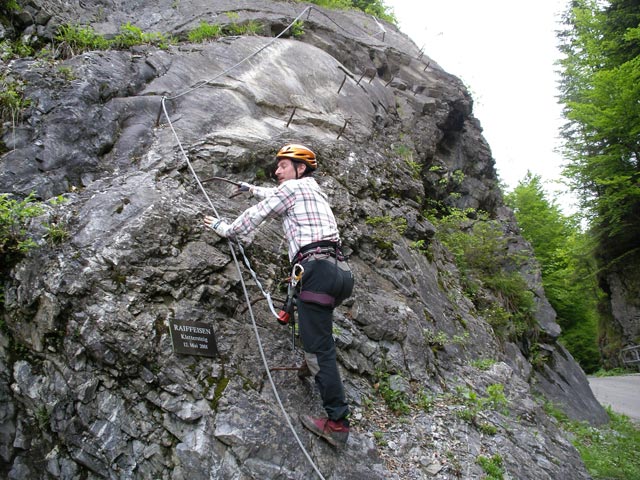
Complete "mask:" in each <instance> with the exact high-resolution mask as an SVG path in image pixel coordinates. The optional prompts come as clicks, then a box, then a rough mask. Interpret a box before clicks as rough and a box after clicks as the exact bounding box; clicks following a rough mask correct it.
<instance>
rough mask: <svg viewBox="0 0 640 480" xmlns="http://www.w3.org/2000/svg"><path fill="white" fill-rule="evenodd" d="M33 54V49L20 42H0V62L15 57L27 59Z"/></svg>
mask: <svg viewBox="0 0 640 480" xmlns="http://www.w3.org/2000/svg"><path fill="white" fill-rule="evenodd" d="M33 53H34V50H33V48H32V47H31V46H29V45H26V44H24V43H23V42H22V41H20V40H16V41H15V42H11V41H9V40H2V41H0V60H4V61H7V60H9V59H11V58H16V57H18V58H22V57H29V56H31V55H33Z"/></svg>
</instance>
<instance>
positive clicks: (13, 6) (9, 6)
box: [0, 0, 22, 15]
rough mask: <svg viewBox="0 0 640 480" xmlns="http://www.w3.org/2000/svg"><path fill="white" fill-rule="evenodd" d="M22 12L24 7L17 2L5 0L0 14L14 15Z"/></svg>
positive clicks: (0, 6) (15, 0)
mask: <svg viewBox="0 0 640 480" xmlns="http://www.w3.org/2000/svg"><path fill="white" fill-rule="evenodd" d="M20 11H22V7H21V6H20V5H19V4H18V1H17V0H4V2H3V4H2V5H0V13H4V14H5V15H6V14H12V13H17V12H20Z"/></svg>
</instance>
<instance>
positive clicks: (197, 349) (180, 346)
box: [169, 320, 218, 357]
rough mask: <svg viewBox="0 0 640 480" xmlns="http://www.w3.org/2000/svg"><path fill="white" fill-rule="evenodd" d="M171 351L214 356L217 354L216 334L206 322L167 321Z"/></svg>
mask: <svg viewBox="0 0 640 480" xmlns="http://www.w3.org/2000/svg"><path fill="white" fill-rule="evenodd" d="M169 330H170V332H171V343H172V344H173V351H174V352H175V353H181V354H184V355H202V356H204V357H215V356H216V355H217V354H218V347H217V346H216V335H215V333H214V331H213V327H212V326H211V325H209V324H207V323H202V322H190V321H188V320H172V321H171V322H169Z"/></svg>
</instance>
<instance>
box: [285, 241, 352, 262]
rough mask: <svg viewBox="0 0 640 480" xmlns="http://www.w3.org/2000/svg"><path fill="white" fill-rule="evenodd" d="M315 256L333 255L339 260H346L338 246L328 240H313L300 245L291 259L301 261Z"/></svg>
mask: <svg viewBox="0 0 640 480" xmlns="http://www.w3.org/2000/svg"><path fill="white" fill-rule="evenodd" d="M316 256H318V257H333V258H336V259H337V260H339V261H341V262H343V261H344V260H346V258H345V256H344V255H343V254H342V250H341V249H340V246H339V245H338V244H337V243H335V242H330V241H320V242H313V243H310V244H309V245H305V246H304V247H302V248H301V249H300V250H299V251H298V253H297V254H296V256H295V257H294V259H293V261H294V262H297V263H301V262H303V261H305V260H309V259H311V258H315V257H316Z"/></svg>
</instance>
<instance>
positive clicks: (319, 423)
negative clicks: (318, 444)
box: [300, 415, 349, 448]
mask: <svg viewBox="0 0 640 480" xmlns="http://www.w3.org/2000/svg"><path fill="white" fill-rule="evenodd" d="M300 421H301V422H302V425H304V426H305V427H306V428H307V429H308V430H310V431H311V432H313V433H315V434H316V435H318V436H319V437H320V438H324V439H325V440H326V441H327V442H329V443H330V444H331V445H333V446H334V447H338V448H341V447H344V446H345V445H346V444H347V439H348V438H349V421H348V420H346V419H341V420H336V421H334V420H329V419H328V418H313V417H311V416H309V415H302V416H301V417H300Z"/></svg>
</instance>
